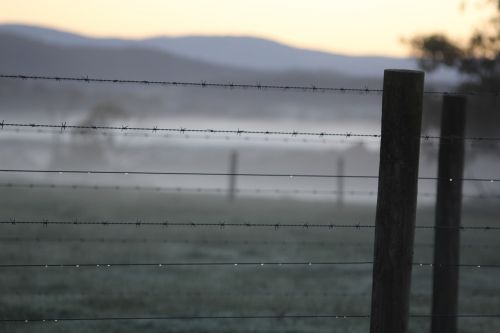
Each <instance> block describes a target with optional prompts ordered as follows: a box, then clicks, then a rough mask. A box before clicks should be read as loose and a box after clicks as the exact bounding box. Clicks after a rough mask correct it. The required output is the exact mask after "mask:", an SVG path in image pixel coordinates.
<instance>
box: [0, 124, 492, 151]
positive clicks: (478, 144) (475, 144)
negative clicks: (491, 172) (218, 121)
mask: <svg viewBox="0 0 500 333" xmlns="http://www.w3.org/2000/svg"><path fill="white" fill-rule="evenodd" d="M0 129H1V122H0ZM2 132H4V133H5V132H9V133H31V134H50V135H56V134H57V135H72V136H79V135H80V136H95V137H99V136H101V137H103V138H115V137H126V138H142V139H165V140H179V139H182V140H190V139H192V140H205V141H213V140H220V141H224V142H234V141H238V142H263V143H287V144H288V143H290V144H317V145H326V144H345V145H374V146H380V138H373V139H374V140H375V141H373V140H368V139H369V138H364V139H361V140H354V139H353V138H351V137H350V136H348V133H346V134H345V137H343V138H341V139H331V138H325V137H320V136H318V138H317V139H314V138H305V137H303V138H300V137H298V136H292V137H272V136H255V135H231V136H230V135H227V134H226V135H222V134H221V135H217V134H213V133H212V134H205V135H203V134H200V135H196V134H182V133H178V134H176V133H169V134H159V133H146V132H133V131H128V132H127V131H125V132H106V131H104V130H62V131H61V130H44V129H40V128H37V129H32V130H31V131H30V129H29V128H23V129H20V128H11V129H2V131H0V133H2ZM319 134H320V135H321V133H319ZM339 134H340V133H339ZM421 138H422V139H424V140H422V142H421V145H422V146H424V147H430V148H433V147H435V148H437V147H439V146H441V145H446V144H449V143H451V142H450V140H451V139H450V140H440V141H435V140H432V141H431V140H430V139H431V138H430V137H428V136H426V135H422V136H421ZM433 138H435V137H433ZM470 138H471V139H470V140H466V141H464V144H465V146H466V147H470V148H480V149H484V148H489V149H497V148H499V147H500V140H499V141H496V140H494V139H495V138H491V137H470ZM471 140H478V141H471ZM482 140H485V141H482ZM488 140H490V141H488Z"/></svg>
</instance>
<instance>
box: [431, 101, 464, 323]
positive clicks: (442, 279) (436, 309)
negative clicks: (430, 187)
mask: <svg viewBox="0 0 500 333" xmlns="http://www.w3.org/2000/svg"><path fill="white" fill-rule="evenodd" d="M465 104H466V98H465V97H464V96H444V97H443V106H442V115H441V117H442V118H441V139H440V144H439V165H438V183H437V199H436V222H435V223H436V230H435V233H434V267H433V269H434V271H433V287H432V324H431V332H432V333H456V332H457V318H456V315H457V307H458V271H459V269H458V266H457V265H458V264H459V262H460V230H459V229H458V228H459V227H460V219H461V204H462V180H461V179H462V177H463V170H464V134H465Z"/></svg>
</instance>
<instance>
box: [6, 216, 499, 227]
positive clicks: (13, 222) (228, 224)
mask: <svg viewBox="0 0 500 333" xmlns="http://www.w3.org/2000/svg"><path fill="white" fill-rule="evenodd" d="M30 224H31V225H42V226H46V227H48V226H49V225H59V226H61V225H71V226H84V225H93V226H119V225H122V226H123V225H128V226H135V227H142V226H156V227H165V228H167V227H216V228H220V229H224V228H226V227H241V228H252V227H255V228H274V229H275V230H278V229H280V228H302V229H323V228H324V229H330V230H334V229H357V230H360V229H375V225H373V224H359V223H358V224H334V223H330V224H322V223H307V222H304V223H246V222H244V223H232V222H224V221H223V222H193V221H191V222H170V221H169V220H168V219H167V220H164V221H163V222H153V221H143V220H140V219H138V220H136V221H135V222H132V221H108V220H104V221H79V220H78V219H74V220H72V221H49V220H47V219H42V220H41V221H33V220H24V221H23V220H17V219H15V218H10V219H9V221H6V220H3V221H0V225H15V226H19V225H30ZM415 229H442V230H500V226H498V227H497V226H435V225H417V226H415Z"/></svg>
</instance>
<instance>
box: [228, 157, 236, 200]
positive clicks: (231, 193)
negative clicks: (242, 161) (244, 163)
mask: <svg viewBox="0 0 500 333" xmlns="http://www.w3.org/2000/svg"><path fill="white" fill-rule="evenodd" d="M237 173H238V152H237V151H234V150H233V151H231V155H230V156H229V188H228V200H229V201H231V202H232V201H234V198H235V197H236V174H237Z"/></svg>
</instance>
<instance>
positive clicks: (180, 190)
mask: <svg viewBox="0 0 500 333" xmlns="http://www.w3.org/2000/svg"><path fill="white" fill-rule="evenodd" d="M2 187H3V188H24V189H66V190H90V191H135V192H140V191H149V192H167V193H172V192H173V193H220V194H226V193H227V191H228V190H227V188H221V187H214V188H207V187H161V186H144V185H136V186H127V185H97V184H96V185H81V184H78V185H77V184H53V183H52V184H34V183H25V184H22V183H11V182H9V183H0V188H2ZM234 191H235V192H236V193H243V194H245V193H246V194H275V195H290V194H294V195H299V194H306V195H339V194H342V195H349V196H370V197H374V196H377V191H354V190H345V191H337V190H319V189H312V190H309V189H280V188H236V189H235V190H234ZM418 195H419V196H421V197H429V198H434V197H435V196H436V193H434V192H418ZM463 197H464V198H471V199H500V194H491V193H490V194H464V195H463Z"/></svg>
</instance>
